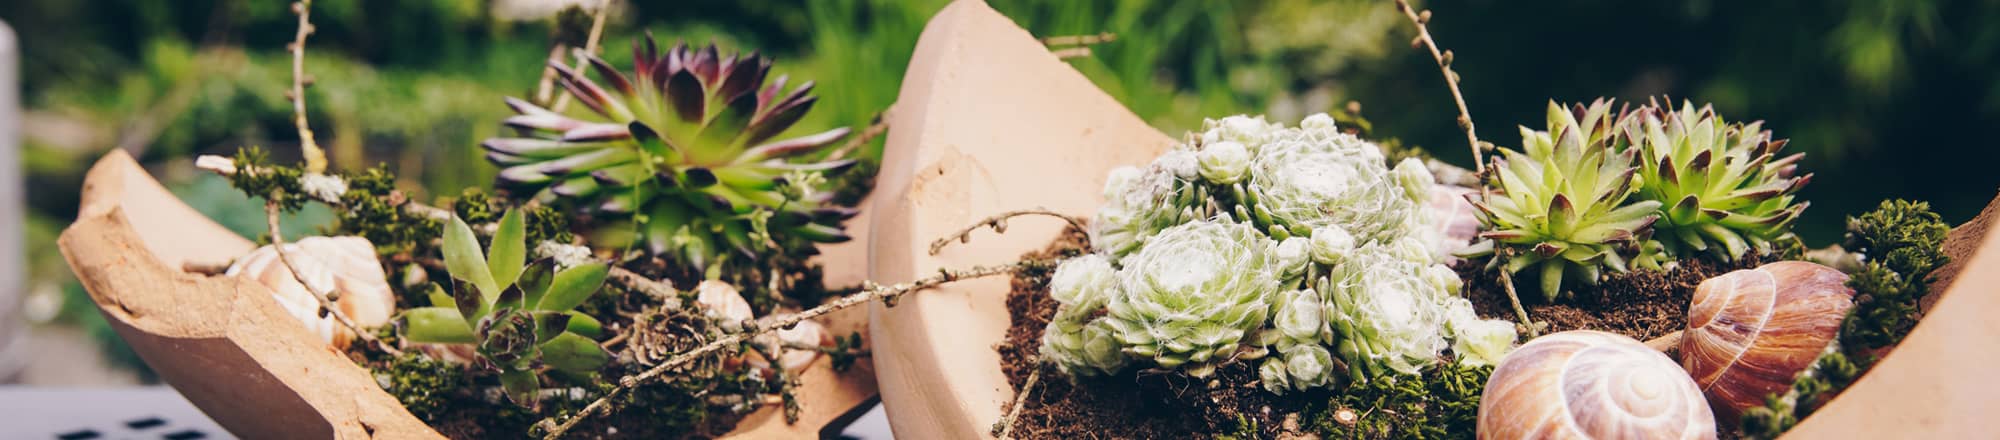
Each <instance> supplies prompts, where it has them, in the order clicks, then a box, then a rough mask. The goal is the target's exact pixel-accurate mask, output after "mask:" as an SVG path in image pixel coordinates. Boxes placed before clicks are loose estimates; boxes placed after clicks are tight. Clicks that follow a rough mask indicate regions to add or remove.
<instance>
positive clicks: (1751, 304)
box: [1681, 261, 1854, 421]
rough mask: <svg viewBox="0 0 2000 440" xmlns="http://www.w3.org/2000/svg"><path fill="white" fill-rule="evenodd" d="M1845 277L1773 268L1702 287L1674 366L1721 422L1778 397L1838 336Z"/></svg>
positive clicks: (1796, 265)
mask: <svg viewBox="0 0 2000 440" xmlns="http://www.w3.org/2000/svg"><path fill="white" fill-rule="evenodd" d="M1846 284H1847V275H1846V274H1843V273H1841V272H1840V271H1839V270H1835V269H1833V268H1830V267H1826V266H1821V265H1818V264H1814V263H1808V262H1804V261H1780V262H1776V263H1771V264H1766V265H1763V266H1760V267H1757V268H1755V269H1745V270H1739V271H1735V272H1730V273H1726V274H1722V275H1721V276H1717V277H1715V278H1710V279H1708V280H1707V281H1702V282H1701V285H1700V286H1697V287H1695V290H1694V304H1693V305H1692V306H1690V307H1689V308H1688V329H1687V336H1686V337H1684V338H1682V339H1681V366H1682V367H1685V368H1686V369H1687V371H1688V374H1690V375H1692V376H1694V380H1695V383H1697V384H1699V385H1701V390H1702V392H1703V393H1705V394H1707V395H1708V399H1709V402H1710V403H1712V404H1714V405H1715V407H1716V409H1717V410H1718V411H1717V413H1718V415H1720V416H1722V417H1723V419H1724V420H1725V421H1727V420H1734V419H1736V418H1737V417H1738V416H1740V415H1741V412H1742V411H1743V410H1744V409H1745V408H1749V407H1752V406H1759V405H1762V404H1763V403H1764V397H1765V396H1768V395H1771V394H1775V393H1783V392H1784V391H1785V389H1786V388H1787V387H1790V386H1791V385H1792V380H1793V379H1794V378H1795V377H1796V376H1797V375H1798V373H1799V371H1801V370H1804V369H1805V368H1806V367H1808V366H1811V365H1812V363H1813V360H1815V359H1818V358H1819V354H1820V353H1821V352H1823V351H1825V350H1826V348H1827V345H1828V344H1830V343H1832V342H1833V338H1834V337H1835V336H1837V335H1838V334H1839V333H1840V321H1841V319H1842V318H1843V317H1845V316H1846V314H1847V309H1848V308H1850V307H1852V306H1853V305H1854V291H1853V290H1852V289H1848V288H1847V285H1846Z"/></svg>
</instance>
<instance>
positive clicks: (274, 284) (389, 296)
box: [223, 237, 396, 349]
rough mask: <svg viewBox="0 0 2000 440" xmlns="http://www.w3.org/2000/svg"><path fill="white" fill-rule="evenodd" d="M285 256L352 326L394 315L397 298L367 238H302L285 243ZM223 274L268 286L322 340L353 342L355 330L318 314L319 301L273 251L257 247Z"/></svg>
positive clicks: (378, 323) (382, 321)
mask: <svg viewBox="0 0 2000 440" xmlns="http://www.w3.org/2000/svg"><path fill="white" fill-rule="evenodd" d="M285 253H286V254H288V256H289V257H291V259H292V264H294V265H296V267H295V268H296V269H298V273H299V275H301V276H303V277H305V279H306V283H307V284H310V285H311V286H312V287H313V288H314V289H315V290H318V291H320V292H324V293H336V292H337V293H338V296H339V297H340V298H339V299H336V300H334V301H333V305H334V308H337V309H339V310H340V312H341V314H344V315H347V317H348V319H352V320H354V325H356V326H359V327H362V328H375V327H380V326H383V325H386V324H388V323H389V315H392V314H394V313H395V311H396V297H395V293H394V292H393V291H391V290H389V280H388V278H387V277H386V276H385V275H384V274H383V272H382V264H381V263H380V262H379V260H377V259H376V258H375V245H374V244H373V243H369V242H368V239H366V238H361V237H307V238H304V239H301V240H299V241H297V242H294V243H286V244H285ZM223 274H224V275H228V276H233V277H244V278H249V279H251V280H255V281H257V282H258V283H259V284H263V285H264V286H265V287H269V288H271V298H272V299H275V300H277V301H278V305H279V306H280V307H283V308H284V309H285V312H286V313H288V314H291V315H292V317H293V318H297V319H298V320H299V322H300V323H303V324H305V326H306V330H307V331H309V332H312V333H313V334H314V335H315V336H318V337H319V338H320V340H321V341H323V342H326V343H327V344H329V345H332V346H334V347H336V348H343V349H344V348H346V347H347V345H348V343H350V342H351V341H353V339H354V336H355V335H354V332H352V331H349V330H348V329H347V327H346V326H343V325H341V324H340V323H339V322H336V321H334V318H333V317H332V316H330V315H329V316H320V314H319V299H317V298H314V297H313V294H312V292H311V291H308V290H306V285H307V284H300V283H299V279H298V278H295V277H293V276H292V269H291V268H286V267H285V263H284V261H283V260H282V259H281V258H279V255H278V250H277V248H274V247H271V246H268V245H266V246H264V247H260V248H257V249H256V250H253V251H251V252H250V254H249V255H244V256H243V257H241V258H237V259H236V261H235V262H234V263H231V264H230V265H229V270H228V271H226V272H224V273H223Z"/></svg>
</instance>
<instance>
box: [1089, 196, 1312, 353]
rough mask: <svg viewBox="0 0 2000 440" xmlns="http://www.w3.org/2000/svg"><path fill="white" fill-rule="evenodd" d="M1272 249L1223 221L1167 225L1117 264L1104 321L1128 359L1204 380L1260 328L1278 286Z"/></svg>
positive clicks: (1257, 235)
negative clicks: (1113, 291) (1115, 281)
mask: <svg viewBox="0 0 2000 440" xmlns="http://www.w3.org/2000/svg"><path fill="white" fill-rule="evenodd" d="M1274 248H1276V243H1273V242H1272V241H1271V240H1270V239H1269V238H1267V237H1265V236H1264V235H1263V234H1260V233H1258V232H1257V231H1256V229H1255V228H1254V227H1252V226H1250V225H1247V224H1242V223H1235V222H1232V221H1229V220H1226V219H1217V220H1203V221H1195V222H1190V223H1184V224H1181V225H1178V226H1174V227H1171V228H1167V229H1166V230H1164V231H1161V232H1160V234H1159V235H1158V236H1155V237H1153V238H1152V239H1150V240H1148V241H1147V242H1146V244H1145V246H1144V247H1142V248H1140V249H1139V251H1138V252H1136V253H1133V254H1132V255H1129V256H1127V257H1125V258H1124V259H1123V260H1121V263H1123V264H1124V268H1123V269H1121V270H1120V271H1119V273H1118V289H1119V294H1118V295H1116V296H1114V297H1112V298H1111V301H1110V302H1109V303H1108V304H1107V305H1106V307H1105V310H1106V312H1107V313H1106V315H1105V316H1104V317H1103V318H1102V319H1104V321H1105V322H1106V325H1108V326H1109V327H1110V330H1111V331H1112V334H1113V335H1114V337H1116V338H1117V340H1118V342H1120V343H1122V344H1123V345H1124V351H1125V353H1127V354H1128V355H1131V356H1133V357H1137V358H1142V359H1148V360H1151V361H1152V362H1153V363H1154V364H1155V365H1158V366H1159V367H1160V368H1165V369H1179V370H1181V371H1185V372H1187V373H1188V374H1189V375H1191V376H1195V377H1207V376H1208V375H1209V374H1210V373H1212V372H1213V371H1214V367H1215V364H1214V362H1215V361H1218V360H1222V359H1227V358H1229V357H1230V355H1232V354H1233V353H1234V352H1235V351H1236V350H1238V349H1239V348H1242V345H1241V342H1243V340H1244V339H1245V336H1247V335H1248V334H1250V333H1251V332H1254V331H1256V330H1257V329H1259V328H1260V327H1262V326H1263V325H1264V322H1265V319H1266V317H1267V315H1268V314H1269V312H1270V304H1269V302H1268V301H1267V298H1268V297H1269V296H1270V295H1271V294H1272V293H1273V292H1276V291H1277V290H1278V286H1279V284H1278V277H1279V276H1280V274H1279V271H1280V270H1281V268H1280V267H1278V261H1277V258H1276V252H1275V249H1274Z"/></svg>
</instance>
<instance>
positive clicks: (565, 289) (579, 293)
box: [535, 263, 609, 311]
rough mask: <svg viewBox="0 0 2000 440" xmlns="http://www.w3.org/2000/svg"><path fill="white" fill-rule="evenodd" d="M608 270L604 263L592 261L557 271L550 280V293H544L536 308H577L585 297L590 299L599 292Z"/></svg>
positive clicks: (557, 309)
mask: <svg viewBox="0 0 2000 440" xmlns="http://www.w3.org/2000/svg"><path fill="white" fill-rule="evenodd" d="M608 270H609V268H608V267H606V266H605V265H604V263H590V264H585V265H580V266H576V267H572V268H569V269H568V270H564V271H562V272H559V273H556V276H555V278H554V279H553V280H551V281H550V282H549V289H548V293H545V294H543V295H542V300H541V301H540V302H538V303H536V306H535V308H536V309H540V310H552V311H568V310H570V309H574V308H576V306H577V305H580V304H583V301H584V300H585V299H589V298H590V295H591V294H594V293H597V289H598V288H599V287H602V286H604V277H605V274H606V273H607V271H608Z"/></svg>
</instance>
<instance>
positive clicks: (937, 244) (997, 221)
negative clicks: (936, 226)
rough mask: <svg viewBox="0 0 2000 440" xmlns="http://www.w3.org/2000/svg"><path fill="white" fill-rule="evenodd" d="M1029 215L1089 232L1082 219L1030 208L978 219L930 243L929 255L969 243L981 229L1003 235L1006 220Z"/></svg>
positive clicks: (1045, 209)
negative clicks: (988, 228)
mask: <svg viewBox="0 0 2000 440" xmlns="http://www.w3.org/2000/svg"><path fill="white" fill-rule="evenodd" d="M1029 215H1046V216H1050V217H1055V218H1060V219H1063V221H1066V222H1069V226H1070V227H1072V228H1076V230H1079V231H1087V230H1089V229H1086V228H1084V225H1083V219H1082V218H1079V217H1075V216H1071V215H1068V214H1063V213H1060V212H1055V211H1053V210H1050V209H1048V208H1030V209H1022V210H1015V211H1007V212H1002V213H999V214H994V215H993V216H990V217H986V218H983V219H979V221H977V222H974V223H972V225H971V226H966V227H965V229H960V230H959V231H958V232H957V233H954V234H952V235H949V236H946V237H944V238H940V239H937V241H933V242H931V255H937V254H938V252H939V251H943V250H944V247H945V246H950V245H951V241H952V240H958V242H959V243H971V242H972V232H973V231H978V230H979V228H981V227H990V228H993V232H997V233H1002V234H1005V233H1007V219H1011V218H1014V217H1021V216H1029Z"/></svg>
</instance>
